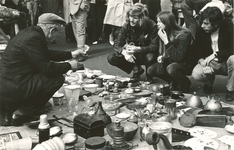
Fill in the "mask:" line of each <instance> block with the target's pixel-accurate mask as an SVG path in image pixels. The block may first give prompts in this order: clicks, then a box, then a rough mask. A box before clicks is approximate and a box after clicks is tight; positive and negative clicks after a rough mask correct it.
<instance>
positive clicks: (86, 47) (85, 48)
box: [83, 45, 90, 53]
mask: <svg viewBox="0 0 234 150" xmlns="http://www.w3.org/2000/svg"><path fill="white" fill-rule="evenodd" d="M89 49H90V47H89V46H88V45H85V46H84V50H83V51H84V52H85V53H87V51H88V50H89Z"/></svg>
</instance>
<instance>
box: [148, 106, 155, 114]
mask: <svg viewBox="0 0 234 150" xmlns="http://www.w3.org/2000/svg"><path fill="white" fill-rule="evenodd" d="M146 109H148V110H149V112H150V113H151V114H152V113H153V112H154V110H155V107H154V105H153V104H147V105H146Z"/></svg>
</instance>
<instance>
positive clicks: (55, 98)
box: [52, 93, 64, 106]
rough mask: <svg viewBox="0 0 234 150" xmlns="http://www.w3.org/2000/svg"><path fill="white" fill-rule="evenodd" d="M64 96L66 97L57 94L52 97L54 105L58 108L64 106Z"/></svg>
mask: <svg viewBox="0 0 234 150" xmlns="http://www.w3.org/2000/svg"><path fill="white" fill-rule="evenodd" d="M63 96H64V94H63V93H55V94H54V95H53V97H52V98H53V102H54V105H56V106H58V105H62V104H63Z"/></svg>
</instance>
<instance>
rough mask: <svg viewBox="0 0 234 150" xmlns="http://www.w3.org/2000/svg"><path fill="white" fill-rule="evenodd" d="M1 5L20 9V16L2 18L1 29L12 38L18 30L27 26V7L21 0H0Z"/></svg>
mask: <svg viewBox="0 0 234 150" xmlns="http://www.w3.org/2000/svg"><path fill="white" fill-rule="evenodd" d="M1 4H2V6H6V7H7V8H12V9H16V10H18V11H20V17H16V18H4V23H3V30H4V32H5V33H6V34H7V35H10V37H11V38H13V37H14V36H15V35H16V34H17V33H18V32H19V30H22V29H24V28H26V27H27V18H28V9H27V8H26V4H25V3H24V1H23V0H6V1H2V3H1Z"/></svg>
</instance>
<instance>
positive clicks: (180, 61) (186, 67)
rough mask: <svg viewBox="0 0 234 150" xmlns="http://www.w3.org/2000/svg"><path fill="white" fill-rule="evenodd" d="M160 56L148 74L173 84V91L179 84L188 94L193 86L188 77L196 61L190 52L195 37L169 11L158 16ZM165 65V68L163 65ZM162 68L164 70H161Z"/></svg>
mask: <svg viewBox="0 0 234 150" xmlns="http://www.w3.org/2000/svg"><path fill="white" fill-rule="evenodd" d="M157 26H158V39H157V43H158V45H159V56H158V59H157V61H158V62H156V63H154V64H153V65H151V66H150V67H149V68H148V70H147V73H148V74H149V75H150V76H152V77H159V78H161V79H163V80H165V81H167V82H168V83H171V82H172V81H173V82H172V83H174V84H172V88H173V90H178V89H176V88H177V86H178V84H179V85H180V86H181V89H180V90H181V91H183V92H188V91H189V87H190V85H191V82H190V80H189V79H188V78H187V77H186V75H187V74H190V73H191V71H192V69H193V66H194V65H195V63H196V61H192V60H193V59H191V58H192V57H191V58H190V57H189V56H190V53H191V52H192V50H189V47H190V45H191V43H192V42H193V37H192V34H191V32H190V31H189V30H188V29H186V28H183V27H181V26H179V25H178V24H177V23H176V19H175V16H174V15H173V14H172V13H171V12H169V11H163V12H160V13H159V14H158V15H157ZM162 63H163V67H161V64H162ZM160 68H162V70H161V69H160Z"/></svg>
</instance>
